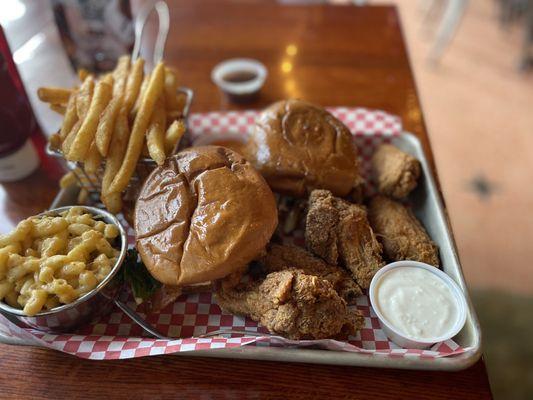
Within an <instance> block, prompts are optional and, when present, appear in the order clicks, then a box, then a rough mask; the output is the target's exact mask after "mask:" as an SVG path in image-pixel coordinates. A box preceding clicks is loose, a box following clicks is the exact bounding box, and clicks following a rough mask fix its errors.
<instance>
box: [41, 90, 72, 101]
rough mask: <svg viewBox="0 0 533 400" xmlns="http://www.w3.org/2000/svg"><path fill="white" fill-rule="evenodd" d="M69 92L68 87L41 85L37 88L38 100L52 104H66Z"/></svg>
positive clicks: (70, 91)
mask: <svg viewBox="0 0 533 400" xmlns="http://www.w3.org/2000/svg"><path fill="white" fill-rule="evenodd" d="M71 93H72V90H70V89H63V88H55V87H42V88H39V89H37V96H38V97H39V100H41V101H44V102H45V103H53V104H67V102H68V99H69V97H70V94H71Z"/></svg>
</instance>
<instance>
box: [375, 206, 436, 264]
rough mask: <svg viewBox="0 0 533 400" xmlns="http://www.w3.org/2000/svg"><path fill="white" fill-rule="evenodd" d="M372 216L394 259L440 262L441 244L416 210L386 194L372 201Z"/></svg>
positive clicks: (376, 228)
mask: <svg viewBox="0 0 533 400" xmlns="http://www.w3.org/2000/svg"><path fill="white" fill-rule="evenodd" d="M368 216H369V219H370V224H371V225H372V228H373V229H374V231H375V232H376V234H377V235H378V237H379V238H380V240H381V242H382V243H383V248H384V250H385V255H386V256H387V258H389V259H390V260H394V261H399V260H414V261H421V262H425V263H426V264H430V265H434V266H438V265H439V255H438V248H437V246H436V245H435V243H433V241H432V240H431V238H430V237H429V235H428V234H427V232H426V230H425V229H424V227H423V226H422V224H421V223H420V221H419V220H418V219H417V218H416V217H415V216H414V214H413V213H412V212H411V210H409V209H408V208H407V207H405V206H404V205H403V204H401V203H399V202H397V201H394V200H391V199H389V198H387V197H385V196H376V197H374V198H373V199H372V200H371V201H370V206H369V211H368Z"/></svg>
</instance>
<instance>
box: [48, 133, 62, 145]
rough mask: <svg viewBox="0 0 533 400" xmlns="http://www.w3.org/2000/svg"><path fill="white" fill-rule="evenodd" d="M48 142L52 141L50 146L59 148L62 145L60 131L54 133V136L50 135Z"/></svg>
mask: <svg viewBox="0 0 533 400" xmlns="http://www.w3.org/2000/svg"><path fill="white" fill-rule="evenodd" d="M48 142H49V143H50V147H52V149H59V148H60V147H61V137H60V136H59V134H58V133H54V134H53V135H52V136H50V139H48Z"/></svg>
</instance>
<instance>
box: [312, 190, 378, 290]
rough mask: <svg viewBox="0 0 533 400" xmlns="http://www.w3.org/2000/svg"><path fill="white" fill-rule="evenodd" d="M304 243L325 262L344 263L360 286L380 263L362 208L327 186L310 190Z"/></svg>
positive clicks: (370, 277) (366, 286)
mask: <svg viewBox="0 0 533 400" xmlns="http://www.w3.org/2000/svg"><path fill="white" fill-rule="evenodd" d="M305 244H306V246H307V248H308V250H309V251H311V252H312V253H314V254H316V255H317V256H319V257H321V258H323V259H324V260H325V261H326V262H328V263H330V264H337V265H342V266H344V267H346V268H347V269H348V270H349V271H350V272H351V273H352V275H353V277H354V278H355V281H356V282H357V283H358V284H359V286H361V287H362V288H364V289H367V288H368V287H369V286H370V281H371V280H372V277H373V276H374V274H375V273H376V272H377V270H378V269H380V268H381V267H382V266H383V265H384V263H383V260H382V259H381V251H382V248H381V245H380V244H379V242H378V241H377V239H376V237H375V235H374V232H373V231H372V228H371V227H370V225H369V223H368V220H367V215H366V210H365V208H364V207H363V206H360V205H357V204H352V203H349V202H347V201H345V200H342V199H339V198H337V197H334V196H333V195H332V194H331V192H330V191H327V190H313V192H311V195H310V196H309V211H308V212H307V218H306V224H305Z"/></svg>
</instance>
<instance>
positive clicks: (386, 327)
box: [369, 261, 467, 349]
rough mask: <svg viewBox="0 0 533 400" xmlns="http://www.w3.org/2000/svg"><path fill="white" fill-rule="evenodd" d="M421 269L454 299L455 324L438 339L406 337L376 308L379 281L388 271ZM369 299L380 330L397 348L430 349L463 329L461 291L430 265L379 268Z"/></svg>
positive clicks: (413, 263) (415, 263)
mask: <svg viewBox="0 0 533 400" xmlns="http://www.w3.org/2000/svg"><path fill="white" fill-rule="evenodd" d="M404 267H409V268H413V267H414V268H422V269H425V270H426V271H429V272H431V273H432V274H434V275H436V276H437V277H438V278H439V279H440V280H441V281H442V282H443V283H444V284H446V285H447V286H448V287H449V288H450V290H451V292H452V294H453V295H454V298H455V304H456V306H457V318H456V321H455V323H454V324H453V326H452V328H451V329H450V330H449V331H448V332H446V333H445V334H443V335H442V336H440V337H434V338H429V339H415V338H412V337H409V336H408V335H406V334H404V333H402V332H400V331H399V330H398V329H396V328H395V327H394V326H393V325H392V324H391V323H390V322H389V321H387V320H386V319H385V318H384V317H383V315H382V313H381V311H380V309H379V307H378V301H377V290H378V288H379V285H378V283H379V281H380V279H382V278H383V276H384V275H385V274H386V273H387V272H388V271H390V270H392V269H395V268H404ZM369 297H370V304H371V305H372V309H373V310H374V312H375V313H376V315H377V317H378V319H379V323H380V325H381V328H382V329H383V331H384V332H385V334H386V335H387V337H388V338H389V339H390V340H392V341H393V342H394V343H396V344H397V345H398V346H401V347H403V348H406V349H427V348H428V347H431V346H432V345H433V344H435V343H440V342H443V341H445V340H448V339H451V338H452V337H454V336H455V335H457V334H458V333H459V331H460V330H461V329H462V328H463V326H464V324H465V322H466V310H467V305H466V300H465V297H464V294H463V292H462V290H461V289H460V288H459V286H458V285H457V284H456V283H455V282H454V281H453V279H452V278H450V277H449V276H448V275H446V274H445V273H444V272H442V271H441V270H440V269H438V268H436V267H433V266H431V265H428V264H425V263H421V262H418V261H397V262H393V263H391V264H388V265H386V266H384V267H383V268H381V269H380V270H379V271H378V272H377V273H376V275H374V277H373V278H372V282H370V289H369Z"/></svg>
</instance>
